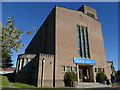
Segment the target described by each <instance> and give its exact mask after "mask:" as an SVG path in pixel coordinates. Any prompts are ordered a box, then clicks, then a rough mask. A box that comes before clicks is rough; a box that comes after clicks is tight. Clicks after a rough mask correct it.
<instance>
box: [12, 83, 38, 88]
mask: <svg viewBox="0 0 120 90" xmlns="http://www.w3.org/2000/svg"><path fill="white" fill-rule="evenodd" d="M13 85H14V86H16V87H19V88H36V87H35V86H33V85H28V84H23V83H17V82H15V83H14V84H13Z"/></svg>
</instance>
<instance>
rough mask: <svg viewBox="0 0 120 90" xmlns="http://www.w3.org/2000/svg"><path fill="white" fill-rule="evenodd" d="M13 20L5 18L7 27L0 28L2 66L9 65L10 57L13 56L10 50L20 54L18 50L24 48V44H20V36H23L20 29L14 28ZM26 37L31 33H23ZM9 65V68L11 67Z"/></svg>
mask: <svg viewBox="0 0 120 90" xmlns="http://www.w3.org/2000/svg"><path fill="white" fill-rule="evenodd" d="M14 22H15V21H14V20H13V17H12V18H11V17H8V18H7V26H3V25H1V24H0V26H1V33H2V34H0V39H1V43H2V45H1V47H2V50H1V51H2V57H1V60H2V62H3V65H4V64H5V63H10V62H12V61H11V55H13V52H12V50H14V51H16V52H20V50H19V49H20V48H21V47H22V46H25V44H23V43H22V38H21V36H22V35H23V31H22V29H19V28H17V27H16V26H14ZM25 33H26V34H27V35H29V34H30V33H31V31H26V32H25ZM11 65H12V64H11ZM11 65H10V66H11Z"/></svg>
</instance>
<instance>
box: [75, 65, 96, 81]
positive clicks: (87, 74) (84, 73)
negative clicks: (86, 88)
mask: <svg viewBox="0 0 120 90" xmlns="http://www.w3.org/2000/svg"><path fill="white" fill-rule="evenodd" d="M77 69H78V70H77V71H78V73H77V74H78V82H94V75H93V74H94V73H93V66H89V65H79V64H78V68H77Z"/></svg>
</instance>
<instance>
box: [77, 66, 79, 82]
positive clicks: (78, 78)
mask: <svg viewBox="0 0 120 90" xmlns="http://www.w3.org/2000/svg"><path fill="white" fill-rule="evenodd" d="M77 75H78V82H79V65H78V64H77Z"/></svg>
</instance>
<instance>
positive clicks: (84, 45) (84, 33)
mask: <svg viewBox="0 0 120 90" xmlns="http://www.w3.org/2000/svg"><path fill="white" fill-rule="evenodd" d="M77 42H78V55H79V56H80V57H82V58H90V51H89V40H88V28H87V27H85V26H81V25H77Z"/></svg>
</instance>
